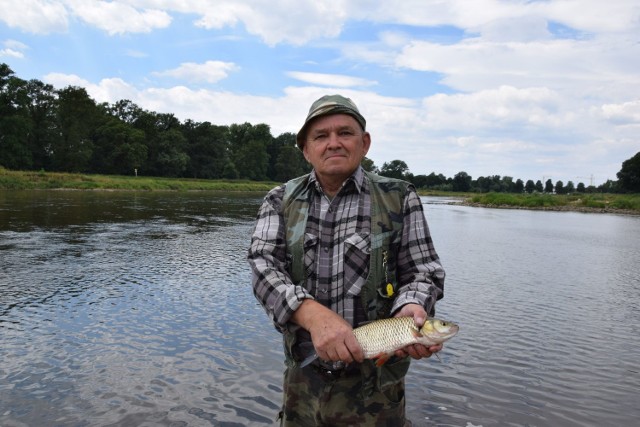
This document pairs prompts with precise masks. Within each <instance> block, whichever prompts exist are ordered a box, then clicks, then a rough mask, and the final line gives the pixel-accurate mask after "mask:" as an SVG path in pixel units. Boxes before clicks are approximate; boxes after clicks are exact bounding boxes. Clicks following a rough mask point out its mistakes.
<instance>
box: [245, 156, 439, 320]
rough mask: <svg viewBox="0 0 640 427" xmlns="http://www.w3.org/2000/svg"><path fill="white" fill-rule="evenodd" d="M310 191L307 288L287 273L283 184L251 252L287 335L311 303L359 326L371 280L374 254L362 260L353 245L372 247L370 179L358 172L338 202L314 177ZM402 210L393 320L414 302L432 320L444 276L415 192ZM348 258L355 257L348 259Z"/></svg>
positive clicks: (256, 285) (270, 199)
mask: <svg viewBox="0 0 640 427" xmlns="http://www.w3.org/2000/svg"><path fill="white" fill-rule="evenodd" d="M307 185H309V186H310V187H311V189H312V190H313V191H312V194H313V196H312V197H311V200H310V204H309V215H308V219H307V225H306V230H305V245H304V246H305V258H304V267H305V271H306V272H307V281H306V283H305V284H294V283H293V282H292V280H291V278H290V276H289V274H288V273H287V269H288V267H289V263H290V258H291V255H290V254H288V253H287V244H286V231H285V224H284V219H283V215H282V210H281V206H282V198H283V195H284V189H285V185H281V186H279V187H276V188H274V189H273V190H271V191H270V192H269V193H268V194H267V196H266V197H265V199H264V201H263V203H262V206H261V207H260V210H259V212H258V217H257V221H256V225H255V229H254V232H253V236H252V239H251V246H250V248H249V253H248V260H249V263H250V265H251V268H252V284H253V292H254V294H255V296H256V298H257V299H258V301H259V302H260V303H261V304H262V306H263V307H264V308H265V310H266V311H267V314H268V315H269V316H270V318H271V319H272V320H273V322H274V323H275V325H276V326H277V327H278V328H279V329H281V330H282V329H284V328H285V327H286V325H287V322H288V321H289V319H290V318H291V316H292V314H293V312H294V311H295V310H296V309H297V308H298V307H299V306H300V304H302V302H303V301H304V299H306V298H311V299H315V300H317V301H318V302H321V303H322V304H324V305H325V306H327V307H329V308H331V309H332V310H333V311H335V312H337V313H339V314H340V315H341V316H342V317H343V318H344V319H345V320H347V321H348V322H349V323H350V324H351V325H353V326H357V323H359V322H358V320H361V319H356V313H355V309H354V304H353V296H354V295H355V296H357V294H358V293H359V290H360V288H361V286H362V285H363V284H364V283H365V282H366V279H367V276H368V273H369V259H368V256H365V255H363V254H367V253H368V248H366V247H365V248H360V249H362V251H361V252H360V253H359V256H358V254H357V253H354V252H352V249H349V246H354V245H355V246H358V245H361V244H362V243H363V242H364V243H365V244H366V242H368V234H369V233H370V232H371V225H370V224H371V216H370V207H371V195H370V192H369V185H370V183H369V180H368V179H367V178H366V176H365V175H364V173H363V171H362V169H361V168H358V170H357V171H356V172H355V173H354V174H353V175H352V176H351V177H350V178H349V179H348V180H347V181H345V183H344V184H343V187H342V189H341V190H340V191H339V192H338V194H337V195H336V196H335V197H334V198H333V199H332V200H329V199H328V198H327V197H326V196H325V195H324V194H323V192H322V189H321V188H320V185H319V182H318V181H317V179H316V176H315V173H314V172H312V173H311V174H310V176H309V181H308V184H307ZM403 203H404V217H403V232H402V239H401V243H400V248H399V251H398V257H397V260H396V265H397V272H398V274H397V276H398V277H397V280H398V289H397V296H396V298H395V301H394V304H393V307H392V313H393V312H395V311H397V310H398V309H400V308H401V307H402V306H403V305H405V304H409V303H415V304H420V305H422V306H423V307H424V308H425V310H426V311H427V313H429V312H431V311H432V310H433V308H434V306H435V302H436V300H437V299H440V298H442V295H443V290H444V277H445V272H444V270H443V268H442V265H441V264H440V260H439V258H438V255H437V253H436V251H435V249H434V246H433V241H432V240H431V236H430V234H429V228H428V226H427V222H426V220H425V217H424V213H423V209H422V202H421V201H420V198H419V197H418V195H417V194H416V192H415V190H414V189H413V187H410V188H409V191H408V192H407V195H406V197H405V199H404V201H403ZM363 236H364V237H365V238H364V239H363V238H362V237H363ZM345 251H351V252H349V257H348V259H347V258H345Z"/></svg>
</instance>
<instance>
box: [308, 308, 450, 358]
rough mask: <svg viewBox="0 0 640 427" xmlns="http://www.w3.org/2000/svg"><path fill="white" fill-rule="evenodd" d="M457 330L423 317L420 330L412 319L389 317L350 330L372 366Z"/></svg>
mask: <svg viewBox="0 0 640 427" xmlns="http://www.w3.org/2000/svg"><path fill="white" fill-rule="evenodd" d="M459 330H460V327H459V326H458V325H457V324H456V323H454V322H450V321H446V320H442V319H436V318H433V317H430V318H427V320H426V321H425V322H424V324H423V325H422V327H421V328H418V327H417V326H416V325H415V322H414V320H413V317H391V318H388V319H380V320H374V321H372V322H369V323H367V324H365V325H362V326H360V327H357V328H355V329H354V330H353V333H354V335H355V336H356V339H357V341H358V343H359V344H360V347H362V351H363V352H364V358H365V359H372V360H375V364H376V366H378V367H380V366H382V365H384V364H385V363H386V362H387V361H388V360H389V358H391V356H393V355H394V353H395V352H396V350H399V349H401V348H404V347H406V346H408V345H412V344H422V345H424V346H426V347H430V346H432V345H437V344H441V343H443V342H445V341H447V340H449V339H451V338H453V337H454V336H455V335H456V334H457V333H458V331H459ZM317 357H318V356H317V354H315V352H314V353H313V354H312V355H310V356H309V357H307V358H306V359H305V360H304V361H303V362H302V364H301V367H304V366H306V365H308V364H310V363H311V362H313V360H315V359H316V358H317Z"/></svg>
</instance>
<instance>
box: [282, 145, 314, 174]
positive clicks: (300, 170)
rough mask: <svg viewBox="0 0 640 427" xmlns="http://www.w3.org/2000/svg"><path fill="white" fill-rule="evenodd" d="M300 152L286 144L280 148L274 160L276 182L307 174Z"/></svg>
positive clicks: (293, 146)
mask: <svg viewBox="0 0 640 427" xmlns="http://www.w3.org/2000/svg"><path fill="white" fill-rule="evenodd" d="M305 164H306V163H305V160H304V156H303V155H302V152H301V151H300V150H299V149H298V147H296V146H295V145H291V144H287V145H284V146H282V147H281V149H280V152H279V153H278V158H277V159H276V167H275V169H276V174H275V177H274V179H275V180H276V181H280V182H284V181H288V180H290V179H292V178H295V177H297V176H300V175H304V174H305V172H307V169H308V168H306V167H305Z"/></svg>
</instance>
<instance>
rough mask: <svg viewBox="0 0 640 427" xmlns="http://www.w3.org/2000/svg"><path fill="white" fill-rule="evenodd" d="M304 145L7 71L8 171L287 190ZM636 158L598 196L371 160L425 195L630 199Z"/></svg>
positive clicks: (4, 143) (2, 153) (3, 67)
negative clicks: (624, 195) (622, 195)
mask: <svg viewBox="0 0 640 427" xmlns="http://www.w3.org/2000/svg"><path fill="white" fill-rule="evenodd" d="M212 115H215V112H212ZM295 139H296V136H295V134H294V133H283V134H281V135H279V136H276V137H274V136H273V135H272V134H271V129H270V127H269V126H268V125H266V124H257V125H253V124H250V123H242V124H232V125H229V126H226V125H225V126H221V125H215V124H212V123H211V122H208V121H205V122H195V121H193V120H186V121H184V122H181V121H180V120H178V119H177V118H176V117H175V115H173V114H168V113H157V112H153V111H148V110H145V109H143V108H140V107H139V106H137V105H136V104H134V103H133V102H131V101H130V100H120V101H118V102H116V103H114V104H109V103H97V102H96V101H95V100H93V99H92V98H91V97H90V96H89V94H88V93H87V91H86V90H85V89H84V88H82V87H76V86H68V87H65V88H63V89H55V88H54V87H53V86H52V85H49V84H45V83H43V82H41V81H39V80H36V79H32V80H28V81H27V80H23V79H21V78H19V77H17V76H16V75H15V73H14V72H13V71H12V70H11V68H10V67H9V66H8V65H7V64H0V166H1V167H4V168H7V169H13V170H46V171H57V172H79V173H99V174H117V175H132V174H144V175H147V176H158V177H183V178H184V177H189V178H203V179H245V180H254V181H276V182H283V181H287V180H288V179H291V178H294V177H296V176H299V175H302V174H304V173H306V172H308V171H309V170H310V166H309V165H308V164H307V162H306V161H305V159H304V157H303V155H302V153H301V152H300V150H298V149H297V148H296V146H295ZM636 157H637V159H636V160H635V161H633V162H631V161H632V160H633V159H629V161H628V162H631V163H632V165H631V174H629V173H627V174H626V175H625V174H623V176H620V173H618V178H619V179H620V181H608V182H607V183H605V184H603V185H602V186H600V187H597V188H595V187H588V188H587V187H585V186H584V184H583V183H579V184H578V185H577V186H574V184H573V183H572V182H571V181H569V182H568V183H567V184H566V185H564V184H563V183H562V182H561V181H558V182H556V183H555V184H553V183H552V182H551V180H548V181H547V182H545V183H544V185H543V183H542V182H540V181H537V182H535V183H534V182H533V181H532V180H528V181H527V182H526V183H525V182H523V181H522V180H520V179H517V180H515V181H514V180H513V178H511V177H507V176H503V177H501V176H499V175H496V176H489V177H479V178H477V179H475V180H474V179H472V177H471V176H469V175H468V174H467V173H466V172H459V173H458V174H456V175H455V176H454V177H453V178H447V177H445V176H444V175H442V174H436V173H434V172H433V173H431V174H429V175H413V174H412V173H411V172H410V171H409V169H408V167H407V165H406V163H405V162H404V161H402V160H392V161H390V162H385V163H384V164H383V165H382V166H381V167H379V168H378V167H377V166H376V165H375V164H374V163H373V161H371V160H370V159H368V158H365V159H364V161H363V167H364V168H365V169H367V170H370V171H374V172H378V173H380V174H381V175H385V176H390V177H397V178H402V179H406V180H408V181H411V182H412V183H413V184H414V185H415V186H416V187H418V188H424V189H438V190H448V191H464V192H469V191H478V192H489V191H495V192H519V193H522V192H534V191H537V192H556V193H565V192H574V191H583V192H588V191H592V192H617V191H631V187H629V188H627V187H628V186H627V184H628V182H629V183H631V184H634V183H635V185H637V181H640V180H639V179H638V176H640V171H639V170H640V153H638V155H636ZM623 166H624V164H623ZM623 170H624V167H623ZM621 172H622V171H621ZM627 175H629V176H627ZM627 181H628V182H627ZM635 191H640V188H637V189H636V190H635Z"/></svg>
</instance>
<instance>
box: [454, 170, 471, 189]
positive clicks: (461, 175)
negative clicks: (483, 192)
mask: <svg viewBox="0 0 640 427" xmlns="http://www.w3.org/2000/svg"><path fill="white" fill-rule="evenodd" d="M452 184H453V191H469V190H471V177H470V176H469V174H467V173H466V172H458V173H457V174H456V175H455V176H454V177H453V183H452Z"/></svg>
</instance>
